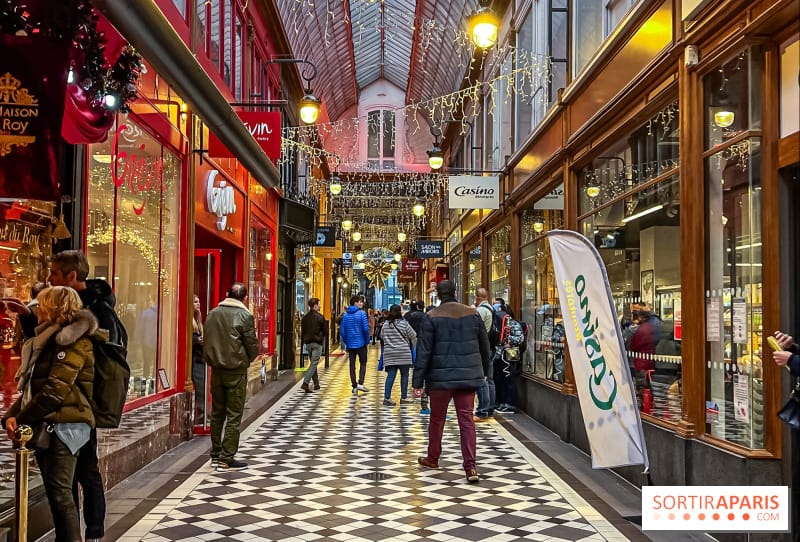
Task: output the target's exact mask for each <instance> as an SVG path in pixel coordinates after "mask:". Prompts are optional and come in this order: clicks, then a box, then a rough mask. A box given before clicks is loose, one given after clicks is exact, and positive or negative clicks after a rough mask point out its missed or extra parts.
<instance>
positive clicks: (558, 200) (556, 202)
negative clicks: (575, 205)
mask: <svg viewBox="0 0 800 542" xmlns="http://www.w3.org/2000/svg"><path fill="white" fill-rule="evenodd" d="M533 208H534V209H555V210H558V211H563V210H564V183H561V184H560V185H558V186H557V187H556V188H554V189H553V190H552V191H551V192H550V193H549V194H547V195H546V196H545V197H543V198H542V199H540V200H539V201H537V202H536V203H535V204H534V205H533Z"/></svg>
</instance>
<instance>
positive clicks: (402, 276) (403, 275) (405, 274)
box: [397, 271, 417, 284]
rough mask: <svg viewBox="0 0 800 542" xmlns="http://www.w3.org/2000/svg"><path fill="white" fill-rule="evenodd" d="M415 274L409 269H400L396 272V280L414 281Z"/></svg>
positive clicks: (415, 278)
mask: <svg viewBox="0 0 800 542" xmlns="http://www.w3.org/2000/svg"><path fill="white" fill-rule="evenodd" d="M416 281H417V274H416V273H412V272H409V271H401V272H399V273H398V274H397V282H399V283H400V284H407V283H409V282H416Z"/></svg>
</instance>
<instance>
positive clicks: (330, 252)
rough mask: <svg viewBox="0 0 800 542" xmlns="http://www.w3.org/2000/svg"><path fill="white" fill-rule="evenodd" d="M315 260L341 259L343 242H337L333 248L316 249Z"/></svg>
mask: <svg viewBox="0 0 800 542" xmlns="http://www.w3.org/2000/svg"><path fill="white" fill-rule="evenodd" d="M314 257H315V258H341V257H342V242H341V241H336V244H335V245H334V246H332V247H325V246H323V247H314Z"/></svg>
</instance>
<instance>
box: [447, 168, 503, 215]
mask: <svg viewBox="0 0 800 542" xmlns="http://www.w3.org/2000/svg"><path fill="white" fill-rule="evenodd" d="M447 184H448V187H449V207H450V209H497V208H499V207H500V177H499V176H498V175H492V176H489V177H484V176H482V175H451V176H450V177H449V178H448V180H447Z"/></svg>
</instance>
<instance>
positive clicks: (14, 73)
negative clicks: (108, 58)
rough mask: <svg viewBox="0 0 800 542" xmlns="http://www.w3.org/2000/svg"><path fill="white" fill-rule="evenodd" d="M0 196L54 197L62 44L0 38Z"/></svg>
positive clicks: (58, 154)
mask: <svg viewBox="0 0 800 542" xmlns="http://www.w3.org/2000/svg"><path fill="white" fill-rule="evenodd" d="M0 49H2V51H3V54H1V55H0V197H4V198H20V199H39V200H51V201H52V200H56V199H58V197H59V190H60V182H59V174H60V171H59V162H60V160H61V149H62V144H61V138H60V137H59V128H60V126H61V117H62V115H63V112H64V93H65V90H64V89H65V86H66V85H65V84H64V74H63V71H64V67H65V66H66V65H67V57H66V51H67V49H68V48H67V47H65V46H64V44H63V43H58V42H54V41H50V40H48V39H44V38H39V37H27V36H9V35H2V36H0Z"/></svg>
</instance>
